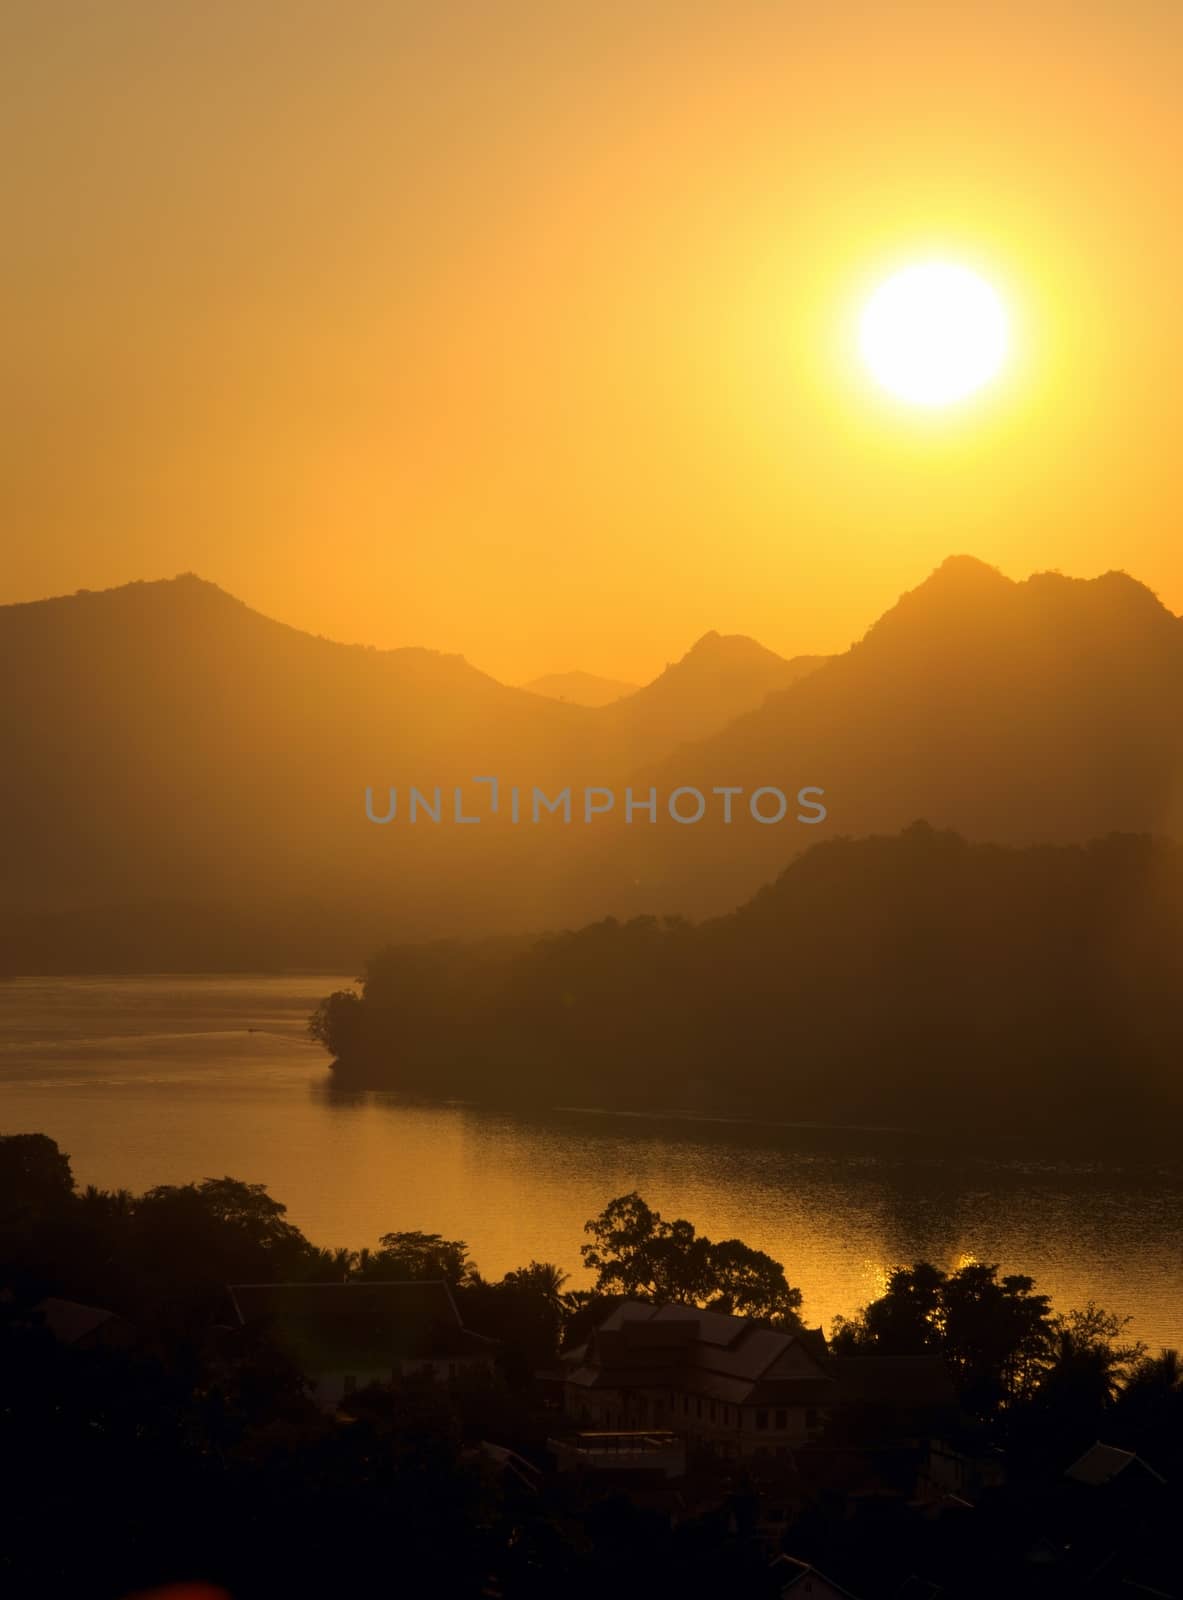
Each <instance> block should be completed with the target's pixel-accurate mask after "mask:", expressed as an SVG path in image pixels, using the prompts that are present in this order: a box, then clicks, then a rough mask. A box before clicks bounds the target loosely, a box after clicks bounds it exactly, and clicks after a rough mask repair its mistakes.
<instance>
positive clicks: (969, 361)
mask: <svg viewBox="0 0 1183 1600" xmlns="http://www.w3.org/2000/svg"><path fill="white" fill-rule="evenodd" d="M1007 336H1008V330H1007V317H1006V311H1005V309H1004V308H1003V304H1002V301H1001V300H1000V299H999V298H998V296H997V295H996V294H995V292H994V290H993V289H992V288H991V287H990V285H989V284H988V283H986V282H985V281H984V280H983V279H982V278H979V277H978V276H977V274H976V273H974V272H970V271H969V270H968V269H967V268H966V267H957V266H950V265H947V264H946V263H944V262H940V261H931V262H925V263H923V264H922V265H917V266H913V267H905V268H904V269H903V271H901V272H897V273H896V274H895V275H894V276H893V277H890V278H888V280H887V282H886V283H883V284H880V286H879V288H878V289H876V291H875V293H874V294H873V295H872V296H871V298H870V299H869V300H868V301H867V304H866V306H865V307H864V308H863V314H862V318H861V321H860V324H859V348H860V350H861V351H862V356H863V360H864V361H865V362H866V364H867V366H868V367H869V368H870V370H871V373H872V374H873V375H874V377H875V378H876V379H877V380H878V382H879V383H881V384H882V385H883V387H884V388H885V389H890V391H891V392H892V394H895V395H898V396H899V397H900V399H901V400H908V401H911V402H912V404H914V405H920V406H943V405H947V404H948V403H949V402H950V401H951V400H960V399H961V398H962V397H963V396H964V395H967V394H972V393H973V391H974V390H975V389H979V388H981V386H982V384H984V383H986V382H987V381H988V380H989V379H990V378H992V377H993V376H994V374H995V373H996V372H997V371H998V369H999V368H1000V367H1001V365H1002V363H1003V360H1004V359H1005V357H1006V349H1007Z"/></svg>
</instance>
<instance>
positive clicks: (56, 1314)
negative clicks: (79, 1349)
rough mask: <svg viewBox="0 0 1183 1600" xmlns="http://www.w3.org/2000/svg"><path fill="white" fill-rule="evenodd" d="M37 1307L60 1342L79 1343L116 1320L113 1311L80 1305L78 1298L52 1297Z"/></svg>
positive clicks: (46, 1324)
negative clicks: (104, 1325) (63, 1298)
mask: <svg viewBox="0 0 1183 1600" xmlns="http://www.w3.org/2000/svg"><path fill="white" fill-rule="evenodd" d="M36 1309H37V1310H38V1311H40V1313H41V1315H42V1316H43V1317H44V1318H45V1326H46V1327H47V1328H48V1329H49V1331H50V1333H52V1334H53V1336H54V1338H55V1339H56V1340H57V1341H58V1343H59V1344H77V1343H78V1342H79V1340H80V1339H85V1338H86V1336H87V1335H88V1334H91V1333H94V1332H95V1330H96V1329H97V1328H101V1327H102V1326H103V1324H104V1323H107V1322H112V1321H114V1320H115V1313H114V1312H113V1311H102V1310H100V1309H99V1307H98V1306H84V1305H79V1304H78V1302H77V1301H76V1300H58V1299H54V1298H50V1299H48V1300H42V1301H41V1302H40V1304H39V1305H38V1306H37V1308H36Z"/></svg>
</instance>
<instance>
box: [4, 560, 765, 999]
mask: <svg viewBox="0 0 1183 1600" xmlns="http://www.w3.org/2000/svg"><path fill="white" fill-rule="evenodd" d="M755 648H758V647H755ZM691 654H692V655H694V652H692V653H691ZM778 659H779V658H776V657H770V661H771V663H772V664H773V670H774V671H775V664H776V662H777V661H778ZM717 676H718V674H717V672H716V671H715V669H714V668H711V669H710V670H709V671H703V672H700V670H699V667H698V665H697V662H696V663H694V664H691V665H689V666H687V667H686V669H685V670H684V671H683V672H682V673H681V675H680V678H679V689H678V693H677V694H676V695H670V694H669V693H668V690H666V689H662V690H660V691H659V694H658V703H657V704H649V703H648V702H647V703H646V705H645V706H644V707H642V709H641V711H640V712H639V713H634V718H636V717H639V718H640V720H641V722H643V743H644V749H645V752H646V755H647V756H648V757H652V756H654V755H658V754H666V753H669V752H670V751H672V750H673V748H674V747H675V746H676V745H677V743H678V742H679V741H680V740H681V739H683V738H684V737H685V732H686V728H687V726H688V725H693V723H694V721H695V718H694V710H693V702H694V696H695V693H696V692H699V689H701V693H702V694H703V697H704V702H705V706H706V709H705V710H704V714H703V718H702V724H701V725H702V729H703V731H708V730H710V731H714V730H715V729H716V728H717V726H718V725H719V717H720V710H719V707H720V703H721V702H720V698H719V691H718V688H717V685H716V682H715V679H716V677H717ZM764 677H765V675H762V674H755V675H753V676H751V679H750V688H749V690H748V691H747V698H746V699H745V691H744V690H743V688H742V687H741V686H739V685H738V684H733V685H732V686H731V688H730V689H729V691H728V692H729V694H730V697H731V698H730V699H729V700H728V702H727V703H728V705H738V706H740V707H742V708H743V709H747V708H749V707H750V706H752V705H755V704H758V703H759V702H760V700H761V699H762V698H763V693H764ZM666 702H668V707H667V708H666V709H663V705H665V703H666ZM0 738H2V739H3V748H4V751H5V765H6V781H5V783H4V784H3V786H2V788H0V830H2V836H3V837H4V838H5V840H6V841H9V842H10V848H9V850H8V852H7V860H6V867H5V873H4V882H3V900H2V908H3V912H4V921H3V931H2V932H0V970H10V971H12V970H24V971H28V970H53V969H54V966H55V964H56V963H62V962H64V963H65V967H66V969H67V970H70V969H77V968H79V967H81V968H82V969H85V968H87V967H88V966H92V965H93V964H96V963H97V965H98V966H100V967H105V966H107V965H109V964H111V963H115V964H117V965H119V966H123V965H125V964H129V965H131V966H133V967H138V966H141V965H143V964H145V963H146V964H147V965H148V966H149V967H160V966H163V967H166V968H167V967H169V966H170V965H174V964H178V965H181V966H189V965H191V963H192V961H193V960H194V959H195V958H196V957H197V956H199V955H202V956H204V957H205V958H206V959H208V958H209V956H210V955H211V954H212V953H213V951H214V950H215V949H216V944H217V938H216V929H217V928H218V926H224V927H225V930H226V932H225V939H226V948H227V956H226V959H227V961H228V962H229V963H230V964H231V965H234V966H241V965H246V966H248V967H249V966H259V965H275V964H279V965H286V964H291V963H296V964H300V965H305V964H308V965H316V964H319V962H321V961H326V960H331V961H333V962H336V961H339V960H346V961H347V962H353V961H357V960H360V959H361V957H362V955H363V954H364V952H365V949H366V948H367V946H368V945H370V944H371V943H372V942H373V941H374V940H376V939H378V938H379V937H384V936H388V935H389V933H390V932H391V931H392V930H399V929H401V930H402V931H404V932H405V933H407V934H409V935H416V936H418V935H424V936H426V935H430V934H433V933H439V932H445V931H455V930H456V929H459V928H467V929H471V928H481V927H484V928H487V929H490V930H497V929H500V928H501V927H502V926H517V927H533V928H537V927H539V926H543V925H545V924H546V923H547V922H548V921H550V920H552V918H553V917H554V915H555V913H556V901H555V899H554V896H553V892H552V886H553V884H554V882H555V880H556V874H557V872H558V866H559V865H560V864H561V861H562V859H563V856H564V854H565V851H566V845H565V843H564V841H563V840H561V839H560V838H559V837H557V835H555V834H554V833H553V832H552V833H551V834H550V835H549V836H548V838H547V839H545V840H542V839H540V837H539V835H538V834H535V835H534V836H533V840H532V841H531V843H530V844H526V843H525V841H524V840H523V839H522V838H521V837H511V836H509V835H508V834H507V833H506V832H505V831H504V830H502V831H501V832H498V831H497V830H496V829H494V828H489V827H486V828H484V829H481V830H478V829H471V828H464V827H455V826H450V825H449V826H439V827H436V828H432V827H431V826H430V825H424V826H421V827H418V828H416V829H413V830H408V829H406V828H404V827H402V826H401V824H400V826H398V827H391V828H376V827H375V826H374V825H373V824H372V823H370V822H368V821H367V820H366V816H365V811H364V794H365V790H366V788H367V787H371V788H372V789H373V790H374V791H375V793H376V794H377V795H379V796H385V795H386V794H387V793H388V790H389V789H390V788H391V787H398V788H399V789H400V790H401V792H402V794H403V803H404V807H405V805H406V801H407V795H408V791H409V788H410V786H411V785H412V784H415V785H419V786H421V787H422V789H423V791H424V792H425V793H426V794H427V795H428V796H429V797H430V795H431V793H432V791H433V790H435V789H436V788H438V789H439V790H440V791H441V794H442V795H443V796H446V797H447V799H448V800H450V799H451V796H452V792H453V788H454V786H455V785H459V784H469V783H470V781H471V779H472V778H473V777H474V776H477V775H481V774H491V775H497V776H500V777H501V778H503V779H504V780H505V781H506V782H507V783H508V782H511V781H514V780H516V779H519V778H520V780H521V781H522V782H523V783H527V784H531V785H532V784H535V783H537V784H539V785H541V786H544V787H545V788H546V789H547V791H548V792H549V791H554V790H555V789H558V788H561V787H562V786H564V785H568V784H570V785H574V786H576V787H578V786H579V785H581V784H586V783H592V782H594V783H605V782H607V783H612V782H615V781H617V780H618V779H622V778H623V776H624V774H625V773H626V771H627V770H628V768H629V766H630V765H631V764H632V763H633V761H634V760H635V756H636V751H637V748H638V740H640V739H641V738H642V735H641V734H640V733H638V732H637V729H636V725H635V723H634V722H630V721H629V720H628V719H627V718H626V719H624V720H623V721H621V720H612V719H611V718H609V717H608V716H607V715H606V713H605V711H596V710H593V709H590V708H587V707H583V706H577V705H573V704H562V703H559V702H557V701H554V700H550V699H546V698H544V697H542V696H540V695H537V694H533V693H529V692H527V691H525V690H523V689H515V688H509V687H506V686H505V685H502V684H500V683H497V682H496V681H495V680H494V679H492V678H490V677H489V676H488V675H487V674H485V673H482V672H480V671H478V670H477V669H476V668H474V667H472V666H470V665H469V664H468V663H467V662H466V661H464V660H463V659H462V658H461V657H459V656H449V655H441V654H439V653H438V652H435V651H431V650H425V649H400V650H374V649H368V648H365V647H362V646H350V645H343V644H338V643H335V642H333V641H331V640H327V639H323V638H318V637H313V636H312V635H309V634H306V633H303V632H301V631H300V630H298V629H296V628H291V627H288V626H286V625H284V624H282V623H279V622H275V621H273V620H272V619H270V618H268V617H265V616H262V615H260V614H259V613H258V612H256V611H253V610H251V609H250V608H249V607H247V606H246V605H244V604H243V603H242V602H241V601H238V600H236V599H234V598H233V597H232V596H230V595H228V594H226V593H225V592H224V591H223V590H221V589H219V588H217V587H216V586H215V585H214V584H211V583H207V582H205V581H203V580H201V579H200V578H197V577H195V576H193V575H186V576H183V577H179V578H176V579H172V580H168V581H163V582H155V583H135V584H130V585H127V586H125V587H123V588H119V589H113V590H108V591H104V592H101V593H90V592H80V593H79V594H77V595H73V596H68V597H62V598H59V599H53V600H45V601H39V602H35V603H32V604H26V605H14V606H5V607H0ZM445 803H446V802H445ZM380 810H381V806H379V811H380ZM404 815H405V812H404ZM136 907H140V908H142V909H141V911H140V912H139V913H137V912H136V911H135V909H134V908H136ZM104 926H106V927H107V928H108V930H109V931H108V933H107V934H106V935H104V933H103V929H104ZM203 964H204V962H203Z"/></svg>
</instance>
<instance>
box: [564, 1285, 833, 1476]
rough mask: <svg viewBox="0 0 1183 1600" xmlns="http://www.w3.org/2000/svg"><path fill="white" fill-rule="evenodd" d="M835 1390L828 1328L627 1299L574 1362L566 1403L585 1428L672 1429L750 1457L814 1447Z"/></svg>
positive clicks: (569, 1365) (570, 1360)
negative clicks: (773, 1324)
mask: <svg viewBox="0 0 1183 1600" xmlns="http://www.w3.org/2000/svg"><path fill="white" fill-rule="evenodd" d="M836 1391H837V1384H836V1382H835V1380H834V1378H833V1377H832V1376H830V1374H829V1372H828V1370H827V1358H826V1345H825V1339H824V1337H823V1335H822V1333H821V1331H820V1329H818V1330H810V1329H801V1330H799V1331H796V1332H789V1331H781V1330H778V1329H774V1328H768V1327H765V1326H764V1325H762V1324H761V1323H758V1322H753V1321H752V1320H751V1319H750V1318H748V1317H731V1316H726V1315H724V1314H723V1313H722V1312H718V1311H699V1310H697V1309H696V1308H695V1307H694V1306H685V1305H663V1306H654V1305H645V1304H642V1303H641V1302H639V1301H634V1300H626V1301H624V1302H623V1303H622V1304H620V1305H618V1306H617V1307H616V1309H615V1310H614V1311H613V1312H612V1313H611V1314H610V1315H609V1316H608V1317H606V1318H605V1319H604V1321H603V1322H601V1323H600V1324H599V1326H598V1327H597V1328H596V1329H595V1331H594V1332H593V1333H592V1336H591V1338H590V1339H589V1340H588V1342H587V1344H586V1345H585V1346H584V1347H583V1348H582V1349H580V1350H578V1351H574V1352H572V1354H571V1355H570V1356H569V1357H568V1358H567V1371H566V1378H565V1381H564V1385H563V1401H564V1409H565V1411H566V1412H567V1414H568V1416H570V1417H571V1418H572V1419H573V1420H575V1421H576V1422H577V1423H579V1424H581V1425H582V1426H583V1427H585V1428H589V1429H597V1430H604V1431H608V1432H613V1431H615V1432H630V1431H644V1430H656V1431H669V1432H672V1433H676V1434H678V1435H679V1436H680V1437H682V1438H684V1439H686V1440H688V1441H691V1442H694V1443H699V1444H706V1445H709V1446H710V1447H711V1448H712V1449H714V1450H715V1451H716V1452H718V1453H719V1454H721V1455H727V1456H734V1457H740V1456H743V1457H751V1456H775V1455H782V1454H787V1453H788V1452H789V1451H790V1450H791V1449H793V1448H794V1447H797V1446H800V1445H803V1444H806V1443H808V1442H809V1440H810V1439H812V1438H813V1437H815V1435H816V1434H817V1433H818V1432H819V1431H820V1429H821V1427H822V1425H823V1423H824V1420H825V1416H826V1413H827V1411H828V1410H829V1408H830V1407H831V1406H832V1404H833V1403H834V1398H835V1395H836Z"/></svg>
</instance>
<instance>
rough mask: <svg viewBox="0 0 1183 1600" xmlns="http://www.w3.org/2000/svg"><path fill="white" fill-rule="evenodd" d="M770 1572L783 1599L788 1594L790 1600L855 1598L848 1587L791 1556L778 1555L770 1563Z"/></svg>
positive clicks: (841, 1599)
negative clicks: (845, 1587)
mask: <svg viewBox="0 0 1183 1600" xmlns="http://www.w3.org/2000/svg"><path fill="white" fill-rule="evenodd" d="M772 1572H773V1575H774V1577H775V1579H776V1584H777V1588H778V1590H779V1592H780V1594H781V1595H782V1597H783V1600H789V1597H790V1596H791V1597H792V1600H806V1597H808V1600H855V1597H854V1596H853V1595H852V1594H851V1592H850V1590H849V1589H844V1588H842V1586H841V1584H837V1583H835V1582H834V1580H833V1579H832V1578H827V1577H826V1576H825V1574H824V1573H822V1572H819V1571H818V1570H817V1568H816V1567H811V1566H810V1565H809V1563H808V1562H806V1561H796V1560H794V1558H793V1557H792V1556H778V1557H777V1559H776V1560H775V1561H774V1562H773V1563H772Z"/></svg>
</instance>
